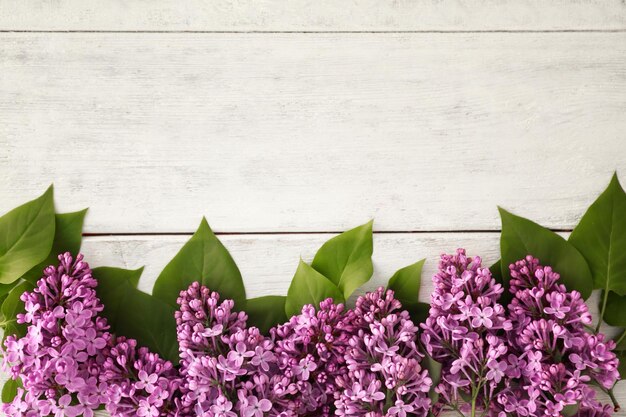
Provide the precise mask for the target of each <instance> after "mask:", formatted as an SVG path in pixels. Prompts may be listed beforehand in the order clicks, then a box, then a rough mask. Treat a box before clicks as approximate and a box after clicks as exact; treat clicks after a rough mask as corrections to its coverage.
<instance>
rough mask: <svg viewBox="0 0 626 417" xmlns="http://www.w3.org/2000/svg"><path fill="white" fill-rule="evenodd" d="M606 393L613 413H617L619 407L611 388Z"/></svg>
mask: <svg viewBox="0 0 626 417" xmlns="http://www.w3.org/2000/svg"><path fill="white" fill-rule="evenodd" d="M606 393H607V394H609V398H611V401H612V402H613V411H615V412H616V413H617V412H618V411H619V410H620V408H621V407H620V405H619V403H618V402H617V398H615V394H614V393H613V388H611V389H609V390H607V391H606Z"/></svg>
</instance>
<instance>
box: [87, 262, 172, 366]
mask: <svg viewBox="0 0 626 417" xmlns="http://www.w3.org/2000/svg"><path fill="white" fill-rule="evenodd" d="M142 270H143V268H140V269H137V270H134V271H131V270H126V269H119V268H109V267H101V268H95V269H94V270H93V276H94V277H95V278H96V279H97V280H98V287H97V288H96V292H97V294H98V297H99V298H100V301H102V304H104V311H103V313H102V314H103V316H104V317H106V319H107V320H108V322H109V325H110V326H111V332H113V333H115V334H116V335H118V336H126V337H129V338H133V339H137V342H138V344H139V345H140V346H146V347H148V348H150V349H151V350H152V351H153V352H156V353H158V354H159V355H160V356H161V357H163V358H165V359H168V360H170V361H172V362H173V363H174V364H177V363H178V359H179V357H178V340H177V338H176V320H175V318H174V308H172V307H171V306H170V305H168V304H166V303H164V302H163V301H162V300H159V299H157V298H155V297H153V296H151V295H149V294H146V293H144V292H141V291H139V290H138V289H137V288H136V287H137V283H138V281H139V277H140V276H141V272H142Z"/></svg>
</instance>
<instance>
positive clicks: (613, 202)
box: [569, 175, 626, 295]
mask: <svg viewBox="0 0 626 417" xmlns="http://www.w3.org/2000/svg"><path fill="white" fill-rule="evenodd" d="M569 241H570V242H571V243H572V245H574V246H575V247H576V248H577V249H578V250H579V251H580V253H581V254H582V255H583V256H584V257H585V259H586V260H587V262H588V264H589V268H590V269H591V273H592V275H593V285H594V288H600V289H604V290H611V291H614V292H616V293H618V294H619V295H626V193H625V192H624V190H623V189H622V187H621V185H620V183H619V181H618V179H617V175H613V178H612V179H611V183H610V184H609V186H608V187H607V189H606V190H605V191H604V192H603V193H602V194H600V197H598V199H597V200H596V201H594V203H593V204H592V205H591V206H590V207H589V209H587V212H586V213H585V215H584V216H583V217H582V219H581V220H580V223H578V226H576V228H575V229H574V231H573V232H572V234H571V235H570V237H569Z"/></svg>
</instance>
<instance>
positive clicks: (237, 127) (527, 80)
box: [0, 33, 626, 233]
mask: <svg viewBox="0 0 626 417" xmlns="http://www.w3.org/2000/svg"><path fill="white" fill-rule="evenodd" d="M625 41H626V33H548V34H545V33H542V34H536V33H532V34H529V33H524V34H502V33H483V34H315V35H312V34H245V35H242V34H238V35H233V34H210V35H209V34H124V35H123V36H121V35H120V34H100V33H97V34H9V33H4V34H0V74H1V75H0V150H1V151H2V152H0V190H2V191H0V196H1V198H0V209H1V210H3V211H4V210H8V209H10V208H11V207H14V206H16V205H18V204H20V203H22V202H23V201H25V200H27V199H29V198H32V197H34V196H36V195H38V194H39V193H41V192H42V191H43V190H44V189H45V187H47V185H48V184H49V183H50V182H53V181H54V182H55V185H56V190H57V196H58V199H57V201H58V202H59V204H58V206H59V208H60V209H62V210H65V209H74V208H79V207H81V206H90V207H91V212H90V215H89V217H88V219H87V224H86V231H87V232H93V233H109V232H191V231H193V230H194V229H195V227H196V225H197V224H198V222H199V220H200V217H201V215H203V214H204V215H206V216H207V217H208V219H209V220H210V222H211V224H212V225H213V226H214V228H215V229H216V230H217V231H222V232H263V231H269V232H276V231H314V232H315V231H320V232H321V231H340V230H345V229H347V228H349V227H352V226H354V225H356V224H359V223H362V222H365V221H367V220H368V219H369V218H372V217H373V218H375V219H376V221H377V222H376V229H377V230H379V231H390V230H398V231H410V230H421V231H437V230H496V229H498V228H499V225H500V222H499V219H498V215H497V211H496V204H501V205H502V206H504V207H506V208H508V209H511V210H513V211H515V212H519V213H520V214H522V215H525V216H528V217H530V218H533V219H535V220H537V221H539V222H541V223H542V224H544V225H546V226H549V227H553V228H560V229H561V228H562V229H569V228H571V227H573V226H574V225H575V224H576V222H577V220H578V219H579V217H580V215H581V214H582V213H583V212H584V210H585V208H586V207H587V206H588V205H589V203H590V202H591V201H593V199H594V198H595V197H596V195H598V194H599V192H600V191H601V190H602V189H603V188H604V186H605V185H606V184H607V183H608V180H609V178H610V175H611V173H612V172H613V171H614V170H615V169H617V170H618V172H620V173H621V174H622V175H626V141H625V139H626V138H625V137H624V131H626V118H625V117H624V114H625V113H626V60H624V56H626V42H625Z"/></svg>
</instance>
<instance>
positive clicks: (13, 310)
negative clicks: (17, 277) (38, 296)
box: [1, 281, 34, 337]
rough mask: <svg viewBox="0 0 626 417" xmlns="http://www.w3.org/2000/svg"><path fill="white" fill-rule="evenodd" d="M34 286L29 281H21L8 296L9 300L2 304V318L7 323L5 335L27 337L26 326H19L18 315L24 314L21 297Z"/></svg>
mask: <svg viewBox="0 0 626 417" xmlns="http://www.w3.org/2000/svg"><path fill="white" fill-rule="evenodd" d="M33 288H34V285H33V284H31V283H30V282H28V281H20V282H19V283H18V284H17V285H15V287H13V289H12V290H11V291H9V294H8V295H7V298H6V299H5V300H4V302H3V303H2V308H1V310H2V317H3V319H4V322H5V326H4V335H5V337H6V336H9V335H16V336H18V337H23V336H25V335H26V325H24V324H18V323H17V321H16V319H17V315H18V313H24V312H25V309H24V302H23V301H22V300H20V297H21V296H22V294H24V292H26V291H32V289H33Z"/></svg>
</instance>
